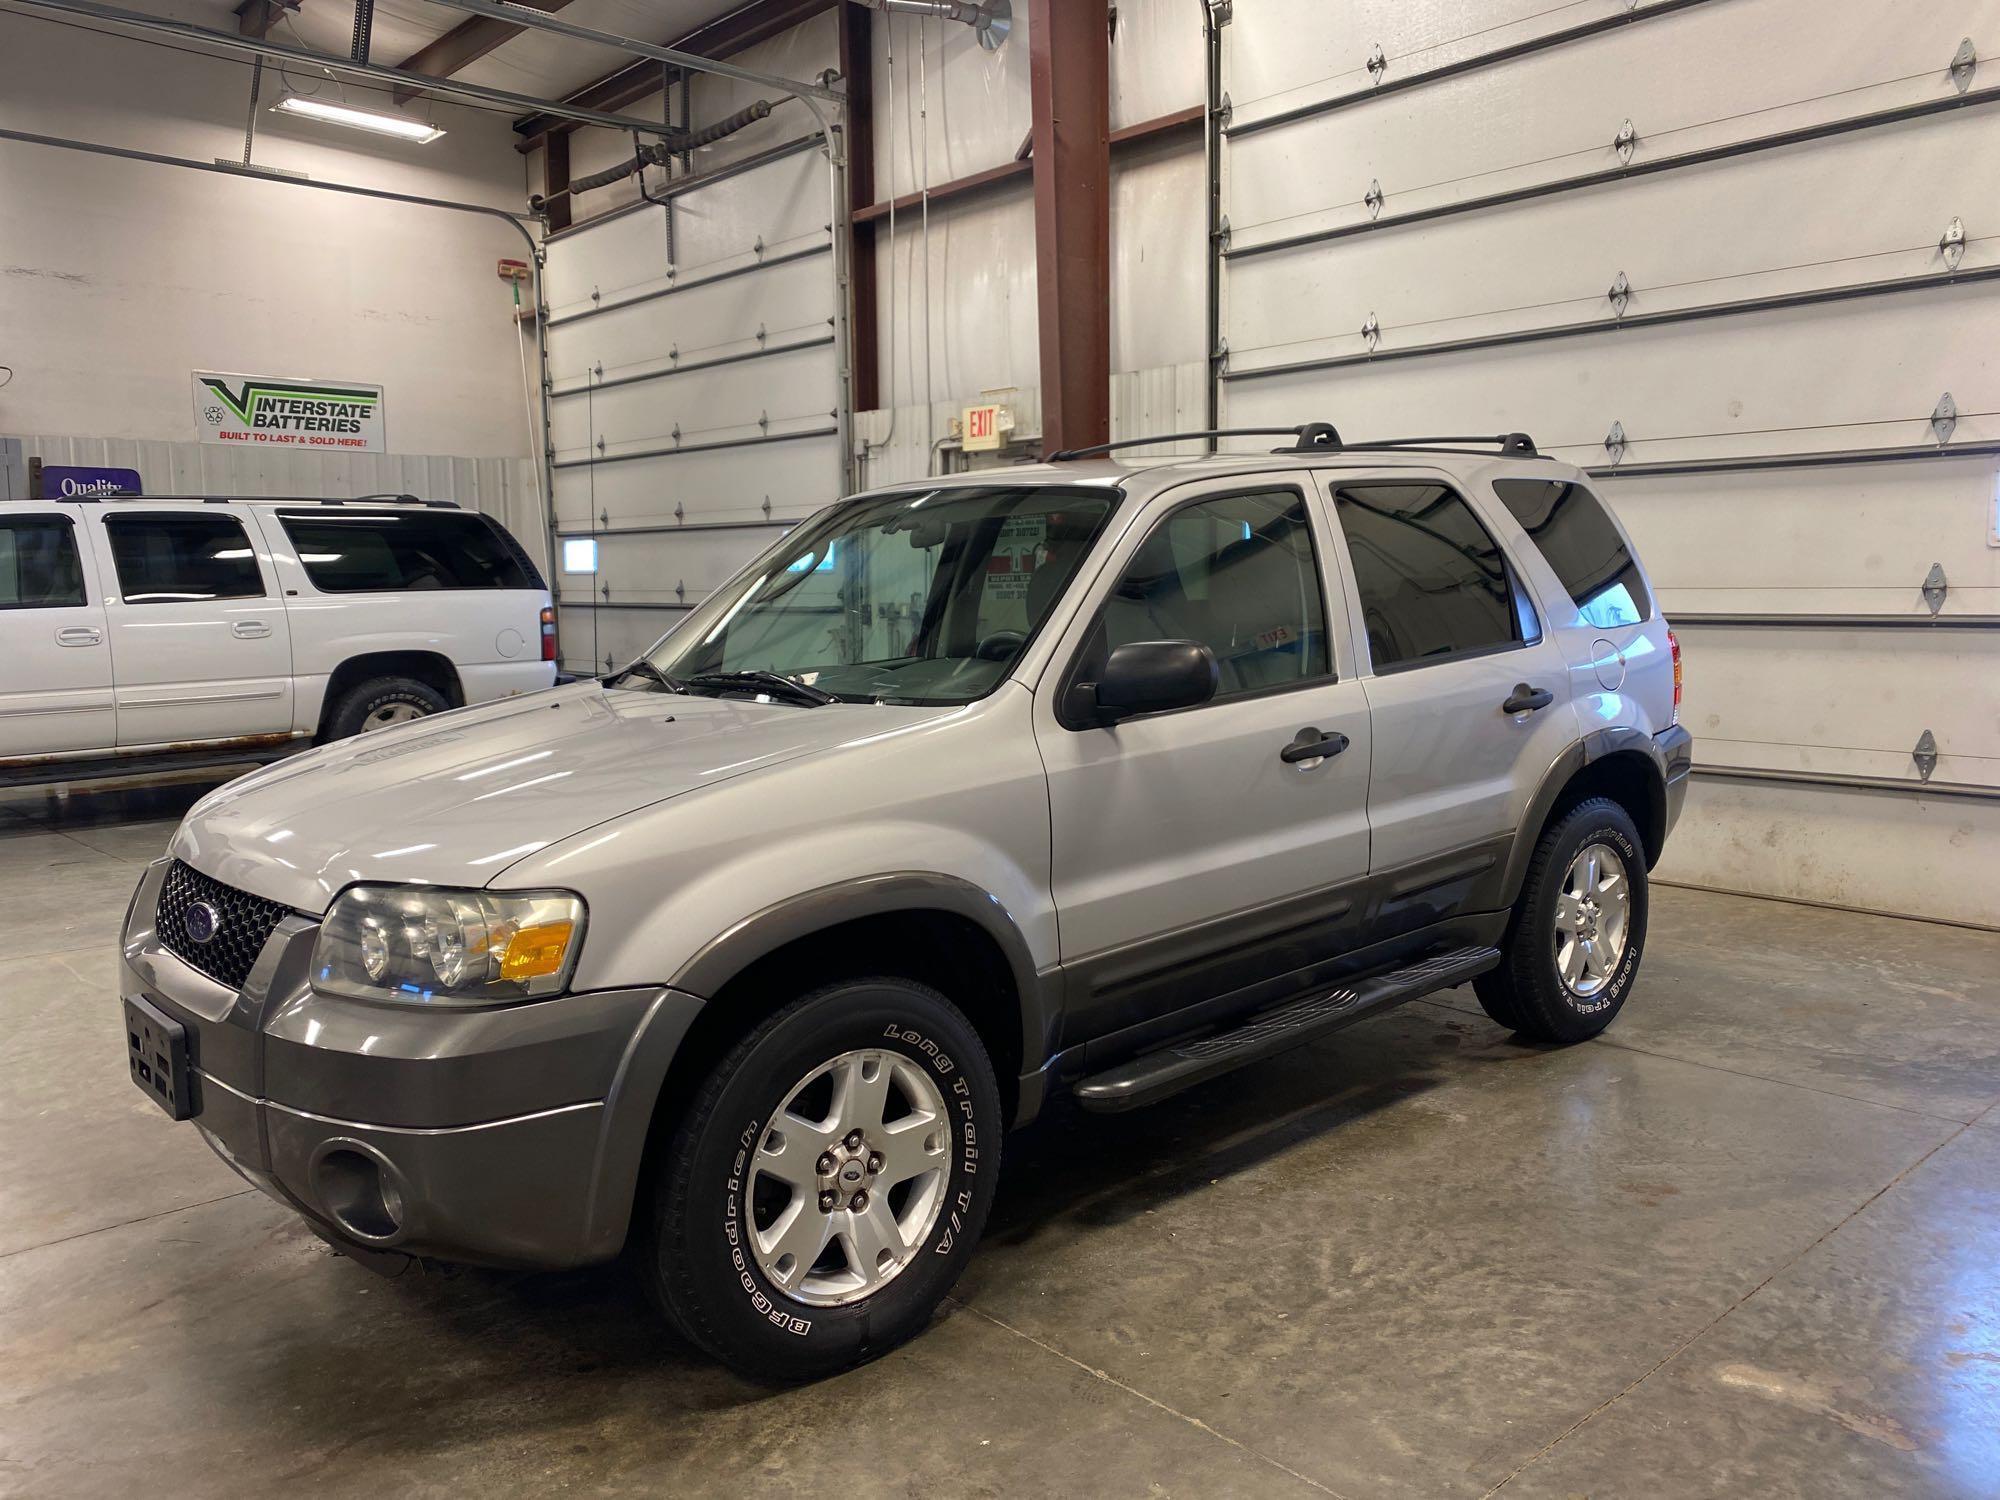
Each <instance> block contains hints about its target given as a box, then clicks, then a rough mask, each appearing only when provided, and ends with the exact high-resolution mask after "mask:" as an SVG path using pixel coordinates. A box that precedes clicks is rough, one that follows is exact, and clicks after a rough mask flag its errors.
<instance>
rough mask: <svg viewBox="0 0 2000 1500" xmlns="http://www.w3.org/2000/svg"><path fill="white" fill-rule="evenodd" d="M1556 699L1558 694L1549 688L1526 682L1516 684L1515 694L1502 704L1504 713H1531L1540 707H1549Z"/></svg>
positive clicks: (1501, 708) (1501, 709)
mask: <svg viewBox="0 0 2000 1500" xmlns="http://www.w3.org/2000/svg"><path fill="white" fill-rule="evenodd" d="M1555 701H1556V695H1555V694H1554V693H1552V692H1550V691H1549V690H1548V689H1547V688H1538V687H1529V686H1528V684H1527V683H1525V682H1517V683H1515V684H1514V693H1513V696H1512V697H1510V698H1508V700H1507V701H1506V702H1505V703H1503V704H1501V705H1500V711H1501V712H1502V713H1509V714H1531V713H1533V712H1534V711H1535V710H1536V709H1538V708H1547V707H1548V706H1549V705H1550V704H1551V703H1553V702H1555Z"/></svg>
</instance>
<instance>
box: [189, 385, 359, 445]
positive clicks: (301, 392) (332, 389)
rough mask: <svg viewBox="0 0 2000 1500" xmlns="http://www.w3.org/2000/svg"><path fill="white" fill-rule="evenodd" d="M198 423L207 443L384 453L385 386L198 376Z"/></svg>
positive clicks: (196, 410)
mask: <svg viewBox="0 0 2000 1500" xmlns="http://www.w3.org/2000/svg"><path fill="white" fill-rule="evenodd" d="M194 421H195V426H196V427H197V428H199V429H200V431H201V440H202V441H203V442H204V443H241V444H245V445H262V446H264V447H267V448H317V449H320V450H322V451H332V452H343V453H382V452H385V451H386V444H385V443H384V441H383V437H382V387H381V386H379V385H353V384H350V383H348V382H346V381H330V380H275V379H270V378H267V377H265V376H261V375H217V374H214V373H212V372H210V371H207V370H196V371H195V372H194Z"/></svg>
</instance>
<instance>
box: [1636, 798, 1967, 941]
mask: <svg viewBox="0 0 2000 1500" xmlns="http://www.w3.org/2000/svg"><path fill="white" fill-rule="evenodd" d="M1857 847H1859V848H1865V849H1866V850H1867V851H1868V857H1867V858H1866V859H1857V858H1855V857H1854V852H1853V851H1854V850H1855V849H1856V848H1857ZM1996 861H2000V801H1976V800H1971V799H1966V798H1951V797H1921V796H1914V795H1909V794H1905V793H1895V792H1869V791H1847V790H1840V789H1835V788H1825V787H1798V786H1785V785H1776V784H1772V783H1766V782H1739V781H1725V780H1719V779H1717V780H1711V779H1702V778H1697V779H1696V781H1695V783H1694V785H1693V786H1692V787H1690V788H1689V791H1688V799H1687V807H1686V810H1685V811H1684V812H1683V813H1682V815H1681V820H1680V823H1679V824H1678V825H1677V827H1676V828H1675V830H1674V836H1673V839H1672V840H1671V841H1670V842H1669V843H1668V844H1667V849H1666V853H1665V855H1664V856H1663V857H1662V859H1661V861H1660V865H1659V868H1658V869H1657V870H1656V871H1655V872H1654V873H1655V875H1656V876H1657V877H1658V878H1660V879H1662V880H1678V881H1688V882H1692V883H1695V884H1700V885H1707V886H1715V887H1719V888H1721V889H1724V890H1738V891H1756V892H1762V893H1767V894H1771V895H1777V896H1793V897H1798V898H1801V899H1804V900H1809V901H1827V902H1832V903H1834V904H1837V905H1844V906H1856V907H1861V908H1863V909H1866V910H1870V911H1884V912H1895V913H1900V914H1903V915H1908V916H1920V917H1933V918H1942V919H1944V920H1946V921H1957V922H1973V923H1978V924H1980V925H1982V926H1994V925H2000V911H1996V910H1995V905H1994V898H1993V871H1994V868H1995V862H1996Z"/></svg>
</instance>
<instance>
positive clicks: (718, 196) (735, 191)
mask: <svg viewBox="0 0 2000 1500" xmlns="http://www.w3.org/2000/svg"><path fill="white" fill-rule="evenodd" d="M830 203H831V199H830V197H829V189H828V186H827V168H826V158H825V157H823V156H821V155H820V154H819V153H818V152H817V151H802V152H799V153H798V154H797V155H794V156H785V157H780V158H779V159H778V160H776V161H773V162H769V163H766V164H765V165H764V166H761V167H756V168H753V169H751V170H750V171H747V172H743V173H741V174H739V175H737V176H734V177H729V178H726V179H724V180H723V181H721V182H718V183H715V184H713V185H712V186H709V187H705V188H698V189H693V190H691V191H688V192H685V193H682V194H681V195H680V196H678V197H676V198H675V199H674V256H675V260H676V263H677V264H678V265H679V266H680V267H681V268H682V270H683V273H684V274H691V273H690V272H689V269H688V268H690V267H693V266H699V265H705V264H710V263H714V264H721V263H723V262H726V261H727V260H729V259H730V258H732V257H735V256H739V255H742V254H743V253H744V252H746V251H749V250H750V249H751V247H752V246H753V245H755V244H756V243H757V242H758V241H759V240H762V241H763V242H764V246H765V253H766V254H771V253H775V252H776V251H777V250H779V249H781V248H784V247H786V246H787V244H788V243H789V242H792V241H799V242H803V241H805V240H807V239H810V238H812V237H814V236H818V237H821V238H824V237H825V235H826V233H827V222H828V216H829V207H830Z"/></svg>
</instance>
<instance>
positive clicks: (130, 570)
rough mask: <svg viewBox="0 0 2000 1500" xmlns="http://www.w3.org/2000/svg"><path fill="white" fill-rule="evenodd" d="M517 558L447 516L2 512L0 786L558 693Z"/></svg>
mask: <svg viewBox="0 0 2000 1500" xmlns="http://www.w3.org/2000/svg"><path fill="white" fill-rule="evenodd" d="M555 646H556V641H555V615H554V611H553V609H552V608H551V602H550V599H549V593H548V589H547V587H546V586H545V585H544V583H543V582H542V578H541V575H540V574H539V573H538V572H537V571H536V568H535V565H534V563H533V561H531V560H530V559H529V557H528V555H527V554H526V553H525V552H523V551H522V550H521V546H520V543H518V542H517V541H515V540H514V538H513V537H512V536H510V535H509V534H508V533H507V531H506V530H505V529H504V528H503V527H501V526H500V525H499V523H497V522H496V521H494V520H492V519H491V518H490V517H487V516H483V515H479V514H476V513H473V512H469V511H462V510H459V509H458V508H457V507H456V506H454V505H452V504H451V503H450V502H448V501H418V500H415V499H414V498H413V497H410V496H392V497H369V498H367V499H364V500H287V499H281V500H268V499H259V500H221V499H214V498H202V497H193V498H182V497H175V498H161V499H155V498H151V497H148V498H144V499H140V498H138V497H132V498H118V499H105V500H65V501H54V500H50V501H39V500H38V501H25V502H16V503H9V504H6V505H4V506H0V659H4V661H5V662H6V664H7V666H6V670H5V672H4V673H0V784H18V783H21V782H25V781H37V780H42V781H46V780H50V779H58V778H60V779H69V778H72V777H76V776H82V775H90V774H109V773H114V772H123V771H128V770H136V769H141V768H144V769H153V768H155V767H166V766H179V765H187V764H194V763H200V762H201V761H203V760H214V759H218V758H226V757H241V756H243V755H244V754H246V753H249V754H259V753H271V752H275V751H278V750H281V749H283V748H284V747H286V746H287V745H289V744H290V743H292V742H293V741H300V740H307V739H322V740H327V739H339V738H342V737H343V736H346V735H350V734H354V733H356V732H358V731H360V730H363V729H376V728H380V727H382V726H384V725H388V724H395V723H400V722H402V721H404V720H407V719H416V718H421V717H423V716H424V715H426V714H431V713H437V712H441V711H442V710H444V709H447V708H456V707H459V706H461V705H464V704H469V703H483V702H487V701H489V700H491V699H494V698H505V697H509V696H511V695H513V694H516V693H526V692H533V691H535V690H537V689H540V688H546V687H549V686H551V685H552V684H553V683H554V681H555V674H556V668H555V654H556V652H555Z"/></svg>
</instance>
